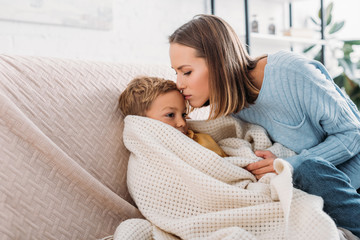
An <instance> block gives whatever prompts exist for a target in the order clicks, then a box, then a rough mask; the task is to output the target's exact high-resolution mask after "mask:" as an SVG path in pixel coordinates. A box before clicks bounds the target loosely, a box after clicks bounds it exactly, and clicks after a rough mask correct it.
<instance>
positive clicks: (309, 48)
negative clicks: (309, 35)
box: [303, 44, 316, 53]
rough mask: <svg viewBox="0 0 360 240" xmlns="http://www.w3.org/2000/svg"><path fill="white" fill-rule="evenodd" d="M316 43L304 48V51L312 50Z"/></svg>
mask: <svg viewBox="0 0 360 240" xmlns="http://www.w3.org/2000/svg"><path fill="white" fill-rule="evenodd" d="M315 46H316V45H315V44H314V45H311V46H310V47H308V48H306V49H304V50H303V53H307V52H308V51H310V50H311V49H313V48H314V47H315Z"/></svg>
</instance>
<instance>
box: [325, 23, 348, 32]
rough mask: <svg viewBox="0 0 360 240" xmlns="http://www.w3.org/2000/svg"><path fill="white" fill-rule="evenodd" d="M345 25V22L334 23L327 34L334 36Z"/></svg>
mask: <svg viewBox="0 0 360 240" xmlns="http://www.w3.org/2000/svg"><path fill="white" fill-rule="evenodd" d="M344 24H345V21H341V22H336V23H334V24H333V25H332V27H331V28H330V30H329V34H334V33H336V32H337V31H339V30H340V29H341V28H342V27H343V26H344Z"/></svg>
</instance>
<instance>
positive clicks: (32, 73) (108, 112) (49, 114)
mask: <svg viewBox="0 0 360 240" xmlns="http://www.w3.org/2000/svg"><path fill="white" fill-rule="evenodd" d="M138 75H150V76H160V77H164V78H168V79H174V78H175V74H174V71H173V70H172V69H171V68H170V66H159V65H135V64H133V65H128V64H120V63H106V62H90V61H80V60H66V59H55V58H42V57H20V56H7V55H0V94H2V95H3V96H4V99H7V100H6V101H8V102H11V104H14V106H16V108H17V109H18V110H19V112H21V114H24V116H25V118H27V120H28V122H29V123H30V124H33V125H34V127H35V128H37V129H38V130H39V132H41V133H42V134H44V136H46V137H47V138H48V139H49V142H50V144H53V145H54V146H56V147H57V148H58V149H57V150H56V151H59V152H62V153H63V155H64V156H65V158H66V159H68V160H69V161H73V163H74V164H77V165H78V168H76V169H78V170H79V169H80V170H81V171H83V172H84V174H85V175H86V174H89V176H91V177H93V178H94V179H96V180H97V181H99V183H101V184H102V185H103V186H104V187H106V188H108V189H109V190H110V191H112V192H114V193H115V194H116V195H118V196H120V197H121V198H123V199H124V200H126V201H127V202H130V203H132V202H131V198H130V196H129V194H128V191H127V188H126V169H127V160H128V156H129V153H128V151H127V150H126V148H125V147H124V145H123V142H122V128H123V121H122V117H121V115H120V113H119V111H118V110H117V101H118V97H119V94H120V93H121V91H122V90H123V89H124V88H125V87H126V85H127V83H128V82H129V81H130V80H131V79H132V78H133V77H135V76H138ZM4 102H5V100H2V102H1V103H0V108H1V107H3V109H4V108H6V107H7V106H5V104H4ZM4 106H5V107H4ZM4 111H5V110H4ZM6 114H7V113H6V112H3V115H2V118H1V122H0V123H1V127H2V129H3V130H4V131H2V134H3V135H2V136H0V143H2V146H0V155H2V156H1V157H0V161H1V165H2V168H3V170H4V169H7V170H9V169H12V168H22V169H23V170H22V171H21V170H20V169H19V171H17V172H15V171H14V173H6V174H3V175H2V177H3V178H9V177H10V176H5V175H11V176H12V177H13V178H14V179H16V177H15V176H14V175H22V174H24V173H26V174H28V175H27V178H36V176H37V175H38V174H40V173H36V172H34V171H37V170H36V169H30V170H29V169H27V170H26V169H25V168H29V167H31V166H32V165H31V158H37V157H33V156H32V155H31V154H30V155H28V157H26V158H30V159H28V161H30V162H29V163H27V164H26V165H23V164H24V160H23V159H21V157H19V153H18V152H16V150H15V153H14V149H16V146H14V144H12V145H11V146H13V148H12V149H9V148H10V143H9V141H10V140H9V138H12V135H13V133H12V130H11V129H15V128H16V123H10V124H11V125H12V127H9V126H7V127H8V128H9V129H10V130H6V129H5V125H6V120H4V118H6V116H7V115H6ZM7 120H9V119H7ZM14 126H15V127H14ZM4 132H8V133H4ZM13 132H16V130H14V131H13ZM16 134H17V135H18V136H17V139H15V141H20V140H19V139H21V133H16ZM16 134H15V135H16ZM5 135H6V136H5ZM21 141H25V142H26V141H30V140H28V139H25V138H24V139H22V140H21ZM31 141H33V140H31ZM42 141H44V140H42ZM16 144H17V143H15V145H16ZM54 151H55V150H54ZM20 155H21V154H20ZM60 155H61V154H60ZM22 157H23V156H22ZM37 160H38V159H37ZM39 161H40V160H39ZM41 161H42V162H44V161H45V160H41ZM47 164H48V165H49V172H48V173H43V174H49V175H51V174H52V172H51V169H52V166H51V165H52V164H54V163H47ZM3 170H2V171H3ZM9 171H11V170H9ZM74 171H75V170H74ZM32 172H33V173H32ZM61 172H62V170H59V173H58V172H56V174H60V175H61ZM32 174H33V176H32ZM53 174H55V173H53ZM64 174H65V175H66V174H68V173H64ZM69 174H70V173H69ZM42 177H43V176H42ZM0 180H1V178H0ZM14 181H15V180H14ZM14 181H12V182H8V185H9V186H11V188H12V189H13V192H12V191H11V189H9V186H8V187H7V189H6V186H5V187H4V186H3V187H0V188H2V190H3V191H4V192H6V191H8V195H9V196H8V197H10V195H11V197H12V198H13V197H14V196H12V194H13V193H14V192H17V191H21V190H20V187H19V189H16V188H17V186H18V185H16V184H15V183H14ZM19 184H20V183H19ZM34 184H35V183H34ZM59 185H60V184H59ZM63 185H64V184H62V186H63ZM54 186H55V185H54ZM14 188H15V189H14ZM29 188H31V187H29ZM32 188H34V189H35V190H34V192H33V193H32V194H33V195H36V194H38V193H36V191H37V190H36V187H34V186H32ZM85 188H86V187H85ZM49 192H51V191H50V190H49ZM85 192H86V191H85ZM85 194H86V193H85ZM84 197H86V196H84ZM56 198H59V196H56ZM29 199H30V198H29ZM13 200H14V199H13ZM16 201H21V200H20V199H17V200H16ZM29 201H30V200H29ZM45 201H46V200H44V202H45ZM59 201H60V202H61V200H59ZM68 201H69V200H68ZM89 201H90V200H89ZM28 204H29V203H28ZM30 204H31V202H30ZM40 205H41V204H39V208H40V209H41V206H40ZM7 207H10V205H9V206H7ZM13 208H14V209H12V210H11V211H9V212H14V211H18V212H21V210H19V209H18V208H17V207H16V206H15V204H14V206H13ZM0 211H2V209H0ZM94 211H95V209H94ZM9 214H10V213H9ZM19 214H20V213H19ZM31 214H33V213H31ZM60 214H61V213H60ZM15 215H16V213H14V216H13V217H14V218H16V216H15ZM29 215H30V213H29ZM7 217H9V216H7ZM69 217H70V216H68V218H69ZM127 217H129V216H118V218H117V219H116V220H111V221H110V222H112V224H113V226H110V227H108V228H107V229H108V230H107V231H110V232H111V231H112V230H114V227H116V225H117V224H118V223H119V221H117V220H119V219H120V220H123V219H124V218H127ZM0 218H1V217H0ZM65 219H66V216H65ZM37 220H38V219H37ZM14 221H15V220H14ZM39 221H40V220H39ZM44 221H45V220H44ZM69 221H70V220H69ZM98 221H99V222H101V221H102V220H101V218H100V219H98ZM40 222H41V221H40ZM45 222H46V221H45ZM108 222H109V221H107V223H106V224H108ZM17 223H19V224H23V223H20V222H17ZM17 223H15V222H14V223H13V224H12V225H11V224H10V225H9V223H8V225H7V226H3V227H4V229H5V227H6V228H9V227H10V230H9V229H8V231H9V232H11V226H13V225H16V224H17ZM39 224H40V223H39ZM49 224H50V223H49ZM51 224H55V223H51ZM97 224H98V223H97ZM1 225H2V224H1ZM70 225H71V224H69V226H70ZM28 227H29V228H30V229H32V227H31V226H30V225H29V226H28ZM63 228H66V226H63ZM98 228H99V227H98ZM68 230H69V231H71V227H69V229H68ZM87 231H88V232H89V231H90V232H91V230H87ZM94 231H95V230H94ZM107 231H102V230H97V231H96V232H94V233H91V234H88V235H87V236H88V237H90V238H91V237H94V236H97V237H101V236H99V235H103V234H106V233H110V232H107ZM0 232H1V229H0ZM55 232H56V231H55ZM9 234H10V233H9ZM54 234H55V233H54ZM68 234H70V233H68ZM71 234H73V233H71ZM80 235H81V238H84V236H85V235H84V233H81V234H80ZM9 236H11V238H12V237H15V238H17V236H18V235H9ZM39 236H40V235H39ZM64 236H65V237H69V236H72V237H74V235H66V234H65V235H64ZM32 237H33V235H32ZM0 238H1V237H0Z"/></svg>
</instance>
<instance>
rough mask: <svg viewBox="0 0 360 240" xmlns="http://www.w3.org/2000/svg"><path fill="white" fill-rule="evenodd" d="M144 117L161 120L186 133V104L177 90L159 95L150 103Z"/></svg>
mask: <svg viewBox="0 0 360 240" xmlns="http://www.w3.org/2000/svg"><path fill="white" fill-rule="evenodd" d="M146 117H149V118H152V119H156V120H159V121H162V122H163V123H167V124H169V125H170V126H173V127H174V128H176V129H178V130H179V131H181V132H182V133H184V134H186V133H187V131H188V127H187V123H186V119H185V118H186V105H185V99H184V96H183V95H182V94H181V93H180V92H179V91H176V90H174V91H171V92H167V93H164V94H161V95H159V96H158V97H157V98H155V100H154V101H153V102H152V104H151V105H150V108H149V110H148V111H147V112H146Z"/></svg>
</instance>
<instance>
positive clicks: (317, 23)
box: [310, 17, 320, 26]
mask: <svg viewBox="0 0 360 240" xmlns="http://www.w3.org/2000/svg"><path fill="white" fill-rule="evenodd" d="M310 19H311V21H312V22H313V23H315V24H316V25H318V26H320V23H319V22H318V21H316V20H315V18H313V17H310Z"/></svg>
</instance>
